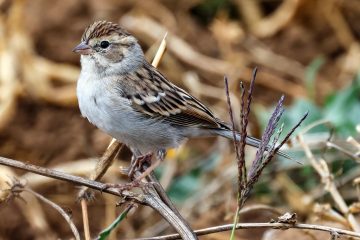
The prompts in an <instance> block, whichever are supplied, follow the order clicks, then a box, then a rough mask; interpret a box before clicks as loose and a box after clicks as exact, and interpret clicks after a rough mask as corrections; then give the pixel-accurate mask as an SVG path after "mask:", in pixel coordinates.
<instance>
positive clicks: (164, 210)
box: [0, 157, 196, 239]
mask: <svg viewBox="0 0 360 240" xmlns="http://www.w3.org/2000/svg"><path fill="white" fill-rule="evenodd" d="M0 165H5V166H9V167H14V168H17V169H22V170H25V171H28V172H32V173H36V174H39V175H42V176H46V177H50V178H55V179H58V180H63V181H66V182H70V183H73V184H76V185H82V186H86V187H89V188H92V189H95V190H99V191H101V192H106V193H109V194H112V195H116V196H120V197H123V198H124V199H130V200H133V201H135V202H136V203H139V204H142V205H146V206H149V207H151V208H152V209H154V210H155V211H157V212H158V213H159V214H160V215H161V216H162V217H163V218H164V219H165V220H166V221H167V222H168V223H169V224H170V225H171V226H172V227H174V228H175V229H176V230H177V232H179V233H181V235H182V236H184V238H185V239H196V235H194V234H193V232H192V231H191V229H189V228H188V225H187V224H186V223H184V222H183V221H182V220H181V219H180V218H179V217H178V216H177V215H176V213H174V212H173V211H172V210H171V209H170V208H169V207H168V206H167V205H166V204H165V203H164V202H163V201H162V200H161V198H160V197H159V196H158V194H157V193H156V190H155V189H154V187H152V186H151V185H145V186H144V187H142V190H143V194H137V193H133V192H130V191H122V192H119V190H118V189H117V188H112V187H108V184H105V183H101V182H97V181H93V180H89V179H86V178H82V177H78V176H73V175H70V174H67V173H64V172H60V171H56V170H52V169H47V168H43V167H40V166H35V165H32V164H27V163H23V162H20V161H17V160H13V159H9V158H4V157H0Z"/></svg>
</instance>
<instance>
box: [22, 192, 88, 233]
mask: <svg viewBox="0 0 360 240" xmlns="http://www.w3.org/2000/svg"><path fill="white" fill-rule="evenodd" d="M23 190H24V191H26V192H29V193H31V194H33V195H34V196H35V197H37V198H38V199H40V200H41V201H43V202H44V203H46V204H48V205H50V206H51V207H52V208H54V209H55V210H56V211H58V212H59V213H60V214H61V216H63V218H64V219H65V220H66V222H67V223H68V224H69V226H70V228H71V231H72V232H73V234H74V237H75V239H76V240H80V239H81V238H80V234H79V231H78V230H77V228H76V226H75V224H74V223H73V221H72V220H71V218H70V216H69V215H68V214H67V213H66V212H65V211H64V209H62V208H61V207H60V206H59V205H57V204H56V203H54V202H52V201H50V200H49V199H47V198H45V197H44V196H42V195H41V194H39V193H37V192H35V191H33V190H31V189H30V188H26V187H25V188H23Z"/></svg>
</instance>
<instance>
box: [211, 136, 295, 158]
mask: <svg viewBox="0 0 360 240" xmlns="http://www.w3.org/2000/svg"><path fill="white" fill-rule="evenodd" d="M216 134H217V135H220V136H222V137H225V138H228V139H234V135H233V132H232V131H230V130H217V131H216ZM240 138H241V137H240V134H239V133H238V132H236V141H240ZM245 142H246V144H247V145H249V146H253V147H256V148H259V147H260V143H261V140H259V139H257V138H254V137H246V140H245ZM269 149H270V146H267V147H266V150H269ZM277 155H279V156H281V157H284V158H287V159H292V158H291V157H290V156H289V155H288V154H286V153H285V152H283V151H281V150H279V151H278V152H277Z"/></svg>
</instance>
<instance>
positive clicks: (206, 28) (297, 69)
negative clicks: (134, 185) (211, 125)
mask: <svg viewBox="0 0 360 240" xmlns="http://www.w3.org/2000/svg"><path fill="white" fill-rule="evenodd" d="M359 16H360V2H359V1H358V0H283V1H280V0H279V1H278V0H273V1H267V0H257V1H254V0H232V1H231V0H223V1H220V0H202V1H200V0H178V1H165V0H162V1H161V0H146V1H145V0H137V1H134V0H121V1H115V0H105V1H96V0H91V1H73V0H53V1H48V0H31V1H30V0H28V1H25V0H0V156H2V157H7V158H12V159H17V160H21V161H23V162H26V163H32V164H35V165H38V166H43V167H48V168H56V169H58V170H61V171H64V172H67V173H70V174H73V175H80V176H84V177H87V176H89V173H90V172H91V171H92V170H93V169H94V166H95V162H96V158H97V157H99V156H101V155H102V153H103V152H104V151H105V149H106V147H107V145H108V144H109V141H110V139H111V138H110V137H109V136H106V135H105V134H103V133H101V132H100V131H99V130H97V129H95V127H93V126H91V125H90V124H89V123H88V122H87V121H86V120H85V119H82V118H81V117H80V113H79V110H78V107H77V101H76V95H75V86H76V79H77V77H78V74H79V70H80V69H79V57H78V56H77V55H75V54H73V53H72V51H71V50H72V48H73V47H74V46H75V45H76V44H77V43H78V41H79V40H80V37H81V34H82V31H83V29H84V28H85V27H86V26H87V25H88V24H89V23H91V22H92V21H94V20H97V19H106V20H111V21H114V22H119V23H120V24H121V25H122V26H124V27H125V28H126V29H128V30H129V31H130V32H132V33H133V34H134V35H135V36H136V37H137V38H138V39H139V40H140V42H141V44H142V46H143V49H144V50H145V52H146V56H147V58H148V59H149V60H151V59H152V58H153V57H154V55H155V53H156V50H157V49H158V47H159V44H160V41H161V39H162V38H163V36H164V34H165V33H166V32H168V36H167V52H166V53H165V55H164V56H163V58H162V60H161V62H160V65H159V69H160V70H161V71H162V72H163V73H164V74H165V75H166V76H167V77H168V78H169V79H171V81H173V82H174V83H176V84H177V85H179V86H182V87H184V88H186V89H188V90H189V92H190V93H192V94H193V95H194V96H196V97H198V98H200V99H201V100H203V101H204V102H205V103H207V104H208V105H209V106H211V109H213V110H214V112H216V114H217V115H218V116H220V117H221V118H223V119H229V116H228V107H227V104H226V95H225V91H224V81H223V76H224V75H227V76H228V78H229V88H230V91H231V93H230V96H231V100H232V106H233V111H234V117H235V122H239V119H238V118H239V115H240V114H239V112H240V105H241V103H240V102H241V99H240V96H241V94H240V90H241V89H240V87H239V86H240V82H241V81H244V82H245V85H247V83H248V82H249V80H250V79H251V76H252V69H253V67H254V66H258V67H259V73H258V77H257V80H256V85H255V90H254V93H253V100H252V101H253V112H251V114H250V123H249V126H248V132H249V133H251V135H254V136H257V137H261V132H262V126H263V121H262V118H263V115H264V113H265V112H267V111H266V110H265V109H267V108H270V106H271V105H275V104H276V102H277V101H278V99H279V97H280V96H281V95H282V94H284V95H285V96H286V98H287V102H286V105H287V106H285V109H286V108H288V109H291V110H289V111H288V112H289V113H288V115H286V113H285V120H286V121H285V125H288V126H287V127H292V126H293V125H294V123H295V122H297V121H298V120H299V119H300V116H301V115H302V114H303V113H304V112H305V111H306V110H309V118H308V120H307V121H306V122H305V124H303V125H302V127H303V128H302V129H301V130H300V132H297V136H298V137H297V138H296V139H295V137H294V139H293V140H292V141H291V144H289V145H288V146H286V148H290V149H291V152H290V154H291V155H292V156H294V158H295V159H296V160H297V161H300V162H301V163H302V165H300V164H297V163H296V162H294V161H289V160H285V159H277V160H275V161H273V162H272V164H270V165H268V166H267V168H266V169H265V171H264V173H263V174H262V176H261V178H260V182H259V183H257V184H255V187H254V189H253V191H252V194H251V195H250V198H249V200H248V201H247V203H246V204H245V206H244V208H243V210H242V213H240V216H239V217H240V220H239V222H241V223H245V222H265V223H267V222H270V220H271V219H277V218H278V217H279V216H280V215H282V214H284V213H285V212H296V213H297V221H298V222H301V223H310V224H316V225H324V226H330V227H335V228H341V229H345V230H350V231H354V232H357V234H360V219H359V218H358V217H357V212H358V211H359V202H358V201H359V199H360V195H359V183H360V180H359V178H358V177H359V175H360V167H359V165H358V161H359V160H360V141H359V136H360V125H359V124H360V99H359V96H360V77H359V71H360V45H359V43H360V41H359V39H360V17H359ZM344 89H345V90H344ZM330 94H332V97H331V98H328V96H329V95H330ZM302 99H305V100H302ZM301 106H302V107H301ZM269 117H270V114H267V113H266V118H267V119H268V118H269ZM291 119H292V121H291ZM294 119H295V120H294ZM354 119H357V123H356V124H358V125H357V127H356V124H353V122H354ZM345 120H349V121H345ZM285 128H286V126H285ZM254 156H255V151H254V150H253V149H250V148H249V149H247V155H246V158H247V162H249V164H250V162H251V160H252V159H253V158H254ZM129 159H130V153H129V151H128V150H127V149H125V148H123V149H122V151H121V153H120V155H119V156H118V160H116V161H115V162H114V165H113V166H112V167H110V169H109V171H108V173H107V174H106V175H105V176H104V177H103V182H124V181H125V178H123V177H122V176H121V174H119V166H121V165H127V164H128V161H129ZM158 175H159V176H161V177H160V182H161V184H162V185H163V186H164V188H166V189H168V194H169V195H170V197H171V198H172V199H173V200H174V202H175V203H176V205H177V207H178V209H179V210H180V212H181V213H182V215H183V216H184V218H186V219H187V220H188V222H189V223H190V224H191V226H192V228H193V229H199V228H205V227H210V226H218V225H223V224H228V223H232V222H233V218H234V213H235V212H236V207H237V203H238V200H237V190H238V188H237V187H236V179H237V166H236V154H235V151H234V149H233V144H232V143H231V142H230V141H227V140H224V139H201V140H199V139H196V140H191V141H190V142H188V143H187V144H185V145H184V146H182V147H181V148H180V149H178V150H177V151H176V152H171V153H170V154H169V155H168V157H167V159H166V160H165V162H164V163H162V165H161V166H160V167H159V169H158ZM14 178H16V179H17V181H20V183H21V184H20V185H19V184H15V185H13V184H14ZM22 185H25V189H23V186H22ZM11 190H12V191H11ZM78 190H79V188H77V187H76V186H74V184H69V183H65V182H62V181H58V180H54V179H51V178H45V177H40V176H38V175H35V174H32V173H26V172H24V171H20V170H14V169H12V168H8V167H4V166H0V201H1V202H0V239H57V238H61V239H70V238H73V234H72V232H71V228H70V227H69V224H68V223H67V221H66V220H64V218H63V217H64V216H65V217H66V216H68V215H70V216H71V219H72V220H73V221H74V224H75V226H76V227H77V228H78V229H79V231H80V232H81V234H82V228H83V227H82V215H81V214H82V213H81V206H80V204H79V203H77V202H76V198H77V192H78ZM32 191H35V192H37V193H39V194H41V195H40V196H44V197H46V198H47V199H49V200H51V201H52V202H55V203H57V204H58V205H59V206H60V207H61V208H60V209H58V210H59V211H60V210H61V209H63V210H65V213H63V215H61V214H59V212H58V211H56V210H54V208H53V207H50V206H49V205H48V204H47V202H44V200H43V199H41V197H40V198H39V197H36V194H34V193H33V192H32ZM118 200H119V199H118V198H117V197H115V196H111V195H109V194H105V193H104V194H100V193H98V192H97V193H96V199H95V200H94V201H92V202H91V203H90V204H89V206H88V211H89V224H90V231H91V235H92V236H93V237H95V236H96V235H97V234H98V233H99V232H100V231H101V230H103V229H105V228H106V227H107V226H108V225H110V224H111V223H112V222H113V221H114V219H115V218H116V217H117V216H118V214H119V213H120V212H122V210H123V208H124V207H118V208H117V207H116V206H115V203H116V202H117V201H118ZM45 201H46V200H45ZM292 216H293V215H291V217H292ZM68 220H69V219H68ZM292 220H293V219H292V218H290V219H289V218H286V222H287V223H289V222H290V221H292ZM282 221H283V220H281V219H280V220H279V219H278V220H276V222H277V223H281V222H282ZM172 232H173V230H172V229H171V228H170V227H169V225H168V224H167V223H166V222H165V221H164V220H162V218H161V217H160V216H159V215H158V214H156V213H155V212H154V211H153V210H152V209H150V208H147V207H143V206H140V207H138V208H136V209H132V210H131V211H130V213H129V214H128V217H127V218H126V219H125V220H123V221H122V222H121V223H120V225H119V226H118V227H117V228H116V230H114V231H113V232H112V234H111V235H110V237H109V238H108V239H128V238H136V237H150V236H157V235H161V234H167V233H172ZM331 237H333V239H335V238H336V233H335V232H333V233H332V236H331ZM229 238H230V232H229V231H228V232H222V233H216V234H212V235H206V236H203V237H202V238H201V239H219V240H220V239H229ZM295 238H296V239H301V240H302V239H304V240H307V239H329V238H330V234H329V233H328V232H318V231H310V230H304V229H291V230H287V231H282V230H275V229H268V228H261V229H258V228H255V229H246V230H239V231H237V232H236V237H235V239H262V240H268V239H295ZM342 238H344V239H345V237H342Z"/></svg>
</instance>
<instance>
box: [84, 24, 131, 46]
mask: <svg viewBox="0 0 360 240" xmlns="http://www.w3.org/2000/svg"><path fill="white" fill-rule="evenodd" d="M114 33H117V34H119V35H124V36H129V35H130V34H129V33H128V32H127V31H126V30H125V29H123V28H122V27H120V26H119V25H118V24H116V23H112V22H107V21H97V22H94V23H93V24H91V25H90V26H88V27H87V28H86V29H85V32H84V34H83V35H82V37H81V40H82V41H83V42H86V43H87V42H88V41H89V40H90V39H93V38H99V37H103V36H109V35H112V34H114Z"/></svg>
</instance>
